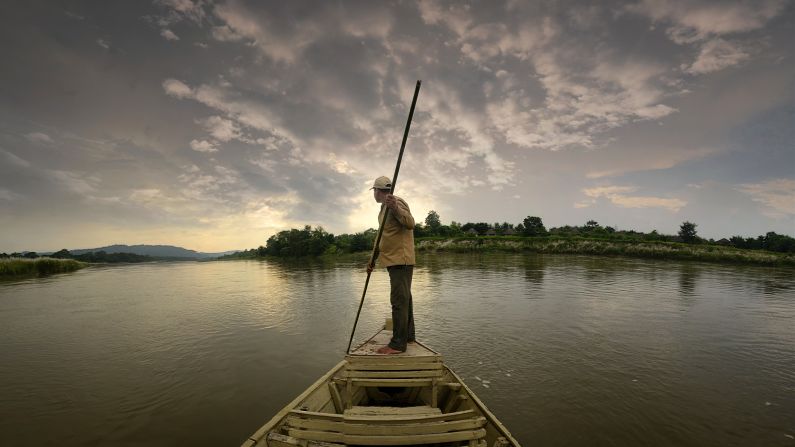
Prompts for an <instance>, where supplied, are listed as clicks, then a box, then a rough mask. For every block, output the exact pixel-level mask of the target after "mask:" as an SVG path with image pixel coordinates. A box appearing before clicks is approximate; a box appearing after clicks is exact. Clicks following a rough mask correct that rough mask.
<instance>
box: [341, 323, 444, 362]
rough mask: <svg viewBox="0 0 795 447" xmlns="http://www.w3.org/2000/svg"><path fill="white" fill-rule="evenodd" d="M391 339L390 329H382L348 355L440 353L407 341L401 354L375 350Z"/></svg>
mask: <svg viewBox="0 0 795 447" xmlns="http://www.w3.org/2000/svg"><path fill="white" fill-rule="evenodd" d="M391 339H392V331H391V330H389V329H382V330H381V331H379V332H378V333H377V334H375V335H374V336H372V337H371V338H370V339H369V340H367V341H365V342H364V343H362V344H361V345H359V347H357V348H356V349H354V350H353V351H351V353H350V354H349V355H352V356H375V357H396V358H405V357H439V358H440V357H441V355H440V354H439V353H438V352H436V351H434V350H433V349H431V348H429V347H427V346H425V345H423V344H422V343H419V342H413V343H409V344H408V346H406V352H403V353H401V354H379V353H377V352H376V351H377V350H378V349H379V348H381V347H383V346H385V345H387V344H388V343H389V340H391Z"/></svg>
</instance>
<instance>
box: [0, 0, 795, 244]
mask: <svg viewBox="0 0 795 447" xmlns="http://www.w3.org/2000/svg"><path fill="white" fill-rule="evenodd" d="M39 9H40V8H38V7H37V6H36V5H35V3H24V2H22V3H18V4H16V5H15V6H14V7H13V8H12V12H13V14H6V15H3V16H0V34H3V35H4V36H3V37H5V39H2V40H0V46H3V50H4V51H3V54H4V63H5V64H6V65H8V66H9V67H16V68H15V69H14V70H0V85H3V86H4V88H3V89H0V118H1V119H0V123H2V125H0V215H1V216H3V225H4V228H7V231H5V232H4V234H6V237H5V238H3V239H0V251H8V250H21V249H36V250H42V249H49V248H55V247H58V248H60V247H62V246H64V242H63V241H61V240H57V241H56V240H55V239H54V238H55V237H56V236H54V235H53V236H51V238H52V239H42V238H41V237H37V235H41V234H48V233H47V231H45V230H41V231H32V230H31V229H32V228H36V229H39V228H40V227H39V226H37V225H39V224H38V223H39V222H43V221H46V222H48V224H49V225H52V226H54V227H58V228H60V229H62V232H61V233H60V234H61V236H59V237H60V238H62V239H68V240H69V241H80V244H81V245H82V244H83V243H86V244H87V243H88V241H89V240H96V241H100V240H101V241H102V242H109V243H110V242H127V243H130V242H140V243H176V244H180V245H186V246H188V247H189V248H194V249H207V250H224V249H228V248H246V247H255V246H258V245H261V244H263V243H264V241H265V240H266V236H267V235H268V234H269V233H273V232H275V231H279V230H282V229H285V228H289V227H290V226H303V225H304V224H311V225H323V226H324V227H325V228H326V229H328V230H330V231H332V232H335V233H339V232H351V231H361V230H363V229H366V228H367V227H371V226H374V225H375V218H374V215H375V214H376V213H377V210H378V205H377V204H375V202H374V201H373V200H372V194H371V193H370V191H369V190H368V188H369V186H370V184H371V182H372V180H373V178H374V177H376V176H378V175H384V174H386V175H391V173H392V172H393V169H394V164H395V160H396V157H397V151H398V148H399V146H400V142H401V138H402V136H403V130H404V125H405V122H406V117H407V114H408V108H409V101H410V99H411V94H412V92H413V89H414V85H415V81H416V80H417V79H422V80H423V85H422V90H421V93H420V96H419V101H418V103H417V109H416V111H415V115H414V119H413V122H412V127H411V133H410V135H409V139H408V144H407V146H406V152H405V154H404V158H403V165H402V168H401V178H400V183H399V194H400V195H402V196H403V197H404V198H406V199H407V200H408V201H409V203H410V205H411V208H412V211H413V212H414V213H415V217H416V218H417V219H418V220H422V219H423V218H424V216H425V215H426V214H427V212H428V211H429V210H431V209H433V210H436V211H437V212H439V213H440V214H441V215H442V218H443V220H444V221H445V222H447V221H449V220H452V219H454V220H456V221H463V222H466V221H494V220H499V221H508V222H513V223H518V222H520V221H521V220H522V219H523V218H524V217H525V216H527V215H528V213H531V212H532V213H533V214H532V215H540V216H542V217H543V218H544V221H545V222H547V223H548V225H566V224H575V223H578V222H583V221H584V220H583V219H591V218H593V219H597V220H599V221H600V222H602V223H603V224H606V225H612V226H614V227H622V228H633V229H637V230H641V231H642V230H650V229H651V227H652V226H653V227H654V228H657V229H658V230H660V231H664V232H675V231H676V228H678V225H679V224H680V223H681V218H682V216H681V215H680V213H681V212H684V211H687V213H688V216H687V218H688V219H693V220H695V221H698V222H699V225H700V226H699V229H700V230H701V231H702V232H703V234H704V235H705V236H707V237H716V238H717V237H725V236H727V235H729V234H752V233H756V234H761V233H764V232H765V231H778V232H783V233H787V232H790V233H791V228H792V214H791V212H790V211H788V210H791V204H789V202H790V200H789V198H790V197H791V186H790V183H789V182H793V181H795V178H794V177H795V176H794V175H793V173H792V170H791V169H789V170H788V169H787V167H789V166H792V164H793V163H794V162H795V161H793V160H792V155H791V154H792V152H791V150H789V149H790V146H791V145H788V143H787V142H791V141H793V140H794V139H795V130H793V127H792V126H791V123H792V113H793V110H795V107H794V106H793V104H795V98H794V97H793V94H792V88H791V87H792V79H794V78H795V60H793V59H792V58H791V57H789V55H790V54H791V50H790V47H791V42H792V41H793V40H794V39H795V36H793V29H792V27H791V26H790V24H791V23H793V16H794V15H795V10H794V9H793V8H792V3H791V2H786V1H784V0H780V1H778V0H759V1H750V0H731V1H725V2H723V1H717V0H693V1H685V0H670V1H662V0H639V1H637V2H629V3H628V2H618V1H616V2H592V3H590V4H584V3H581V2H579V3H578V2H518V1H513V0H506V1H502V0H496V1H490V2H459V1H448V0H438V1H436V0H420V1H413V0H411V1H394V2H366V1H365V2H351V1H344V2H308V1H304V0H295V1H290V2H254V1H243V0H213V1H208V0H153V1H152V2H132V3H130V4H129V5H127V6H125V8H124V9H123V11H121V10H119V9H118V8H116V7H114V6H113V5H112V4H109V3H105V2H95V3H92V4H86V5H81V6H80V9H79V10H76V9H75V10H72V9H74V8H71V7H70V10H69V11H67V10H64V9H61V10H59V11H55V12H53V13H52V14H49V15H47V16H46V19H45V17H44V16H42V15H41V14H40V13H41V11H40V10H39ZM45 22H46V23H45ZM86 33H88V34H86ZM20 35H24V36H26V39H23V40H19V39H18V36H20ZM628 185H632V186H628ZM687 185H708V186H705V187H701V188H695V187H688V186H687ZM709 185H712V186H709ZM715 185H718V186H715ZM731 185H741V186H731ZM572 203H575V206H574V207H572V206H571V204H572ZM45 211H46V212H45ZM735 215H743V216H748V218H747V219H746V220H741V219H734V218H731V216H735ZM727 216H729V217H727ZM710 231H711V232H714V234H710V233H709V232H710ZM48 237H49V236H48ZM92 238H93V239H92ZM31 244H44V245H45V246H38V245H36V246H31ZM49 244H54V245H55V247H48V246H46V245H49ZM69 245H71V243H70V244H69Z"/></svg>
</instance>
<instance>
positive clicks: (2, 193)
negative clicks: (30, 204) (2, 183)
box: [0, 188, 23, 202]
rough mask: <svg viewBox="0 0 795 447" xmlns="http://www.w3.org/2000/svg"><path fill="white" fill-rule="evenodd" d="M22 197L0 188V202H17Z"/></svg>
mask: <svg viewBox="0 0 795 447" xmlns="http://www.w3.org/2000/svg"><path fill="white" fill-rule="evenodd" d="M22 197H23V196H22V195H21V194H17V193H15V192H14V191H11V190H9V189H6V188H0V200H7V201H9V202H10V201H12V200H19V199H21V198H22Z"/></svg>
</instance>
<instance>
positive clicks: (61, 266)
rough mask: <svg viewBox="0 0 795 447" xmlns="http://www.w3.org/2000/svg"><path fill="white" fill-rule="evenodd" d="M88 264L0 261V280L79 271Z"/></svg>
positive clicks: (67, 260) (40, 259) (59, 261)
mask: <svg viewBox="0 0 795 447" xmlns="http://www.w3.org/2000/svg"><path fill="white" fill-rule="evenodd" d="M86 266H88V264H86V263H84V262H80V261H75V260H73V259H53V258H36V259H21V258H10V259H0V278H20V277H28V276H46V275H52V274H54V273H66V272H74V271H76V270H80V269H82V268H84V267H86Z"/></svg>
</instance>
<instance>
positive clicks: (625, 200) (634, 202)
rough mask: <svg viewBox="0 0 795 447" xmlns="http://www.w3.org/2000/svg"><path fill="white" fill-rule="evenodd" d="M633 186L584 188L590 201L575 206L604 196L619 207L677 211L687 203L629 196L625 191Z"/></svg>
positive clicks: (576, 206)
mask: <svg viewBox="0 0 795 447" xmlns="http://www.w3.org/2000/svg"><path fill="white" fill-rule="evenodd" d="M636 189H637V188H635V187H633V186H597V187H594V188H585V189H583V190H582V191H583V193H585V195H586V196H588V197H590V198H591V201H585V202H578V203H575V204H574V207H575V208H586V207H588V206H590V205H592V204H594V203H596V199H598V198H601V197H604V198H606V199H608V200H610V202H611V203H613V204H614V205H616V206H619V207H621V208H664V209H667V210H668V211H671V212H677V211H679V210H680V209H681V208H682V207H684V206H685V205H687V202H685V201H684V200H681V199H676V198H672V199H669V198H662V197H649V196H631V195H628V194H627V193H630V192H633V191H635V190H636Z"/></svg>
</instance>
